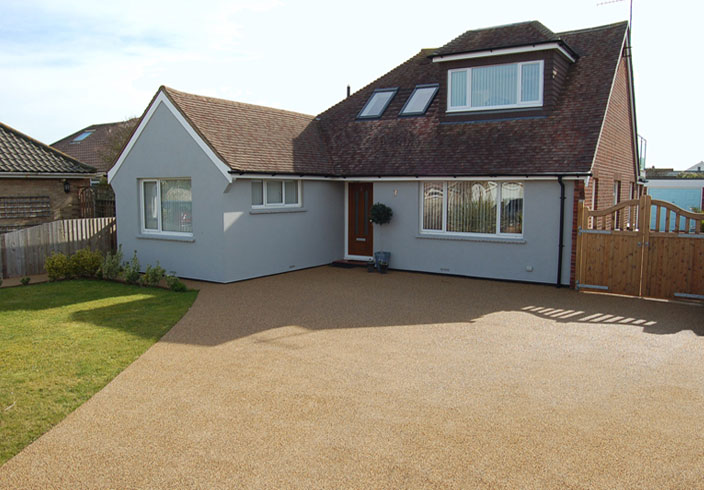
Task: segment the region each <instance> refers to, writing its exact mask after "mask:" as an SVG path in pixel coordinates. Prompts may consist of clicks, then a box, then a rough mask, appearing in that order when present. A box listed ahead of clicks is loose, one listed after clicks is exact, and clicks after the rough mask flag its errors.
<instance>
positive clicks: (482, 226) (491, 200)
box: [421, 181, 523, 236]
mask: <svg viewBox="0 0 704 490" xmlns="http://www.w3.org/2000/svg"><path fill="white" fill-rule="evenodd" d="M421 202H422V204H421V206H422V209H421V213H422V219H421V231H422V232H423V233H438V234H445V233H447V234H462V235H464V234H466V235H508V236H520V235H522V233H523V183H521V182H493V181H453V182H424V183H423V184H422V185H421Z"/></svg>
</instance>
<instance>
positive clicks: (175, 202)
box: [140, 179, 193, 236]
mask: <svg viewBox="0 0 704 490" xmlns="http://www.w3.org/2000/svg"><path fill="white" fill-rule="evenodd" d="M140 198H141V199H140V201H141V214H142V233H161V234H168V235H186V236H192V235H193V221H192V204H193V198H192V195H191V179H148V180H142V181H141V183H140Z"/></svg>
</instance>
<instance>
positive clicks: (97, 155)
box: [51, 118, 138, 175]
mask: <svg viewBox="0 0 704 490" xmlns="http://www.w3.org/2000/svg"><path fill="white" fill-rule="evenodd" d="M137 122H138V119H137V118H133V119H128V120H127V121H120V122H114V123H105V124H93V125H91V126H88V127H86V128H83V129H81V130H80V131H76V132H75V133H73V134H70V135H68V136H66V137H65V138H62V139H60V140H59V141H57V142H56V143H53V144H52V145H51V146H53V147H54V148H56V149H57V150H59V151H62V152H64V153H66V154H67V155H70V156H72V157H73V158H75V159H76V160H78V161H80V162H83V163H85V164H86V165H90V166H91V167H94V168H95V169H96V171H97V173H98V174H100V175H107V173H108V170H110V168H111V167H112V165H113V163H114V162H115V160H116V159H117V156H118V155H119V153H120V150H122V147H123V146H124V145H125V142H126V141H127V138H129V136H130V134H131V133H132V130H133V129H134V127H135V126H136V125H137Z"/></svg>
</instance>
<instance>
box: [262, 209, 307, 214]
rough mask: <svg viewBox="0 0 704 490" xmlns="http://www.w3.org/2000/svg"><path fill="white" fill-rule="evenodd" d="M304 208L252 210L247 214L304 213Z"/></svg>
mask: <svg viewBox="0 0 704 490" xmlns="http://www.w3.org/2000/svg"><path fill="white" fill-rule="evenodd" d="M306 211H308V210H307V209H305V208H269V209H266V208H258V209H252V210H251V211H250V212H249V214H278V213H305V212H306Z"/></svg>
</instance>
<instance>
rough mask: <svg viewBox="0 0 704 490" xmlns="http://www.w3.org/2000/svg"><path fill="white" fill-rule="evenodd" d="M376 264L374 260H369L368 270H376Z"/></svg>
mask: <svg viewBox="0 0 704 490" xmlns="http://www.w3.org/2000/svg"><path fill="white" fill-rule="evenodd" d="M374 265H375V264H374V261H373V260H370V261H369V262H367V272H374V268H375V267H374Z"/></svg>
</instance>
